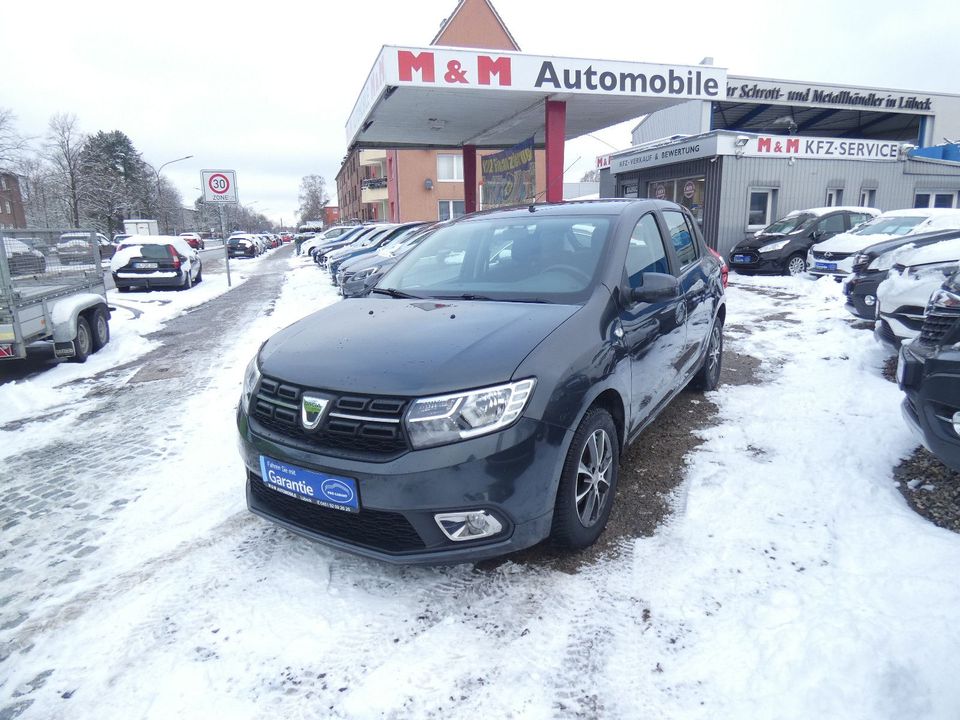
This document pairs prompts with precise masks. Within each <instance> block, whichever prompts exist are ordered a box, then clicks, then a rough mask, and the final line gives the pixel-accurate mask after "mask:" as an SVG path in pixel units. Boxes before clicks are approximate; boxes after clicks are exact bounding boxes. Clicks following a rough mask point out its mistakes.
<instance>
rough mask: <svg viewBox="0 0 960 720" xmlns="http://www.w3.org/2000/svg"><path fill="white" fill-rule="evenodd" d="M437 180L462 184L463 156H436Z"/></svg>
mask: <svg viewBox="0 0 960 720" xmlns="http://www.w3.org/2000/svg"><path fill="white" fill-rule="evenodd" d="M437 180H438V181H440V182H463V155H437Z"/></svg>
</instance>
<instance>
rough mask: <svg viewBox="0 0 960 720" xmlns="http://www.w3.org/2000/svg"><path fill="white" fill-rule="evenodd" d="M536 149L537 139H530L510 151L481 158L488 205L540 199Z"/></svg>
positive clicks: (484, 194) (484, 205)
mask: <svg viewBox="0 0 960 720" xmlns="http://www.w3.org/2000/svg"><path fill="white" fill-rule="evenodd" d="M533 149H534V148H533V138H529V139H527V140H524V141H523V142H522V143H518V144H516V145H514V146H513V147H512V148H510V149H508V150H504V151H502V152H498V153H497V154H496V155H487V156H486V157H484V158H481V159H480V167H481V170H482V173H483V207H484V208H492V207H503V206H504V205H519V204H521V203H525V202H530V201H532V200H534V198H536V196H537V173H536V169H535V166H534V157H535V154H534V151H533Z"/></svg>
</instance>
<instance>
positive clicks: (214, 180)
mask: <svg viewBox="0 0 960 720" xmlns="http://www.w3.org/2000/svg"><path fill="white" fill-rule="evenodd" d="M200 177H201V181H202V187H203V201H204V202H212V203H235V202H237V173H236V172H234V171H233V170H201V171H200Z"/></svg>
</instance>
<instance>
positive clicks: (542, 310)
mask: <svg viewBox="0 0 960 720" xmlns="http://www.w3.org/2000/svg"><path fill="white" fill-rule="evenodd" d="M725 314H726V308H725V304H724V291H723V285H722V281H721V262H720V261H719V260H718V259H717V258H716V257H715V256H713V255H711V254H710V252H709V251H708V250H707V248H706V246H705V245H704V243H703V240H702V238H701V236H700V233H699V230H698V228H697V223H696V222H695V221H694V219H693V218H692V216H691V215H690V214H689V213H688V212H687V211H685V210H684V209H683V208H681V207H679V206H678V205H675V204H673V203H669V202H664V201H657V200H608V201H596V202H577V203H559V204H555V205H534V206H531V207H523V208H519V209H508V210H497V211H492V212H486V213H478V214H474V215H469V216H466V217H463V218H461V219H459V220H456V221H454V222H451V223H450V224H448V225H445V226H443V227H440V228H438V229H437V230H436V231H435V232H433V233H432V234H431V235H430V236H429V237H427V238H426V239H425V240H424V241H423V242H422V243H420V244H419V245H418V246H417V247H415V248H414V249H413V250H411V251H410V252H409V253H408V254H406V255H405V256H404V257H403V258H402V259H401V260H399V261H398V262H397V264H396V265H395V266H394V267H393V268H391V269H390V270H389V271H388V272H387V273H386V274H384V276H383V278H382V279H381V281H380V283H379V285H378V286H377V287H375V288H374V289H373V291H372V294H371V295H370V296H368V297H364V298H356V299H348V300H344V301H342V302H340V303H337V304H335V305H332V306H330V307H327V308H324V309H323V310H320V311H319V312H316V313H314V314H313V315H310V316H308V317H306V318H304V319H302V320H300V321H299V322H297V323H294V324H293V325H291V326H290V327H288V328H286V329H285V330H282V331H281V332H279V333H277V334H276V335H274V336H273V337H272V338H270V339H269V340H268V341H267V342H266V343H264V345H263V346H262V347H261V348H260V350H259V352H258V353H257V354H256V356H255V357H254V358H253V359H252V360H251V361H250V364H249V366H248V367H247V370H246V373H245V377H244V383H243V391H242V396H241V401H240V406H239V408H238V411H237V425H238V428H239V432H240V450H241V454H242V457H243V460H244V463H245V465H246V470H247V503H248V506H249V508H250V510H252V511H253V512H254V513H256V514H258V515H261V516H263V517H266V518H268V519H270V520H272V521H274V522H276V523H279V524H280V525H282V526H284V527H286V528H288V529H290V530H292V531H294V532H297V533H300V534H302V535H305V536H307V537H309V538H313V539H316V540H320V541H323V542H326V543H329V544H331V545H334V546H336V547H339V548H343V549H346V550H350V551H353V552H357V553H360V554H363V555H367V556H371V557H376V558H381V559H384V560H389V561H392V562H398V563H438V562H443V563H448V562H463V561H474V560H478V559H481V558H485V557H491V556H496V555H502V554H504V553H508V552H512V551H514V550H519V549H521V548H525V547H528V546H531V545H533V544H535V543H538V542H540V541H541V540H543V539H544V538H547V537H548V536H549V537H551V539H552V541H553V542H554V543H555V544H556V545H557V546H560V547H566V548H582V547H586V546H588V545H590V544H591V543H593V542H594V541H595V540H596V539H597V537H598V536H599V535H600V533H601V532H602V530H603V528H604V526H605V525H606V522H607V518H608V516H609V514H610V508H611V505H612V503H613V498H614V496H615V493H616V489H617V476H618V470H619V458H620V456H621V452H622V451H623V449H624V447H625V446H626V445H628V444H629V443H630V442H632V441H634V440H635V439H636V438H637V436H638V435H639V434H640V432H641V431H642V430H643V429H644V427H646V426H647V425H648V424H649V423H651V422H652V421H653V420H654V419H655V418H656V417H657V415H658V413H659V412H660V411H661V410H662V409H663V408H664V407H665V406H666V405H667V404H668V403H669V402H670V400H671V399H672V398H673V397H674V396H675V395H676V394H677V393H679V392H680V391H681V390H682V389H683V388H684V387H685V386H686V385H687V384H688V383H690V382H691V381H692V382H694V383H695V384H696V385H697V386H698V387H700V388H703V389H712V388H714V387H716V385H717V381H718V378H719V374H720V363H721V353H722V349H723V335H722V331H723V321H724V317H725Z"/></svg>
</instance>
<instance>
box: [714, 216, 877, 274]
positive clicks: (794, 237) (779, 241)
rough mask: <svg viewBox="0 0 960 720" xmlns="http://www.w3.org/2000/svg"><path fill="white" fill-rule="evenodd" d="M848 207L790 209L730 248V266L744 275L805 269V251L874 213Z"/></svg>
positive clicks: (802, 271)
mask: <svg viewBox="0 0 960 720" xmlns="http://www.w3.org/2000/svg"><path fill="white" fill-rule="evenodd" d="M874 213H876V211H875V210H874V211H873V212H871V213H867V212H864V211H862V210H855V209H852V208H844V209H837V210H831V209H830V208H818V209H813V210H799V211H795V212H792V213H790V214H789V215H787V216H786V217H784V218H781V219H780V220H777V221H776V222H775V223H772V224H770V225H767V227H765V228H764V229H763V230H761V231H760V232H759V233H757V234H756V235H754V236H753V237H752V238H750V239H748V240H743V241H742V242H739V243H737V245H736V247H734V248H733V250H731V251H730V257H729V264H730V269H731V270H736V271H737V272H738V273H743V274H745V275H752V274H766V275H800V274H801V273H804V272H806V271H807V251H808V250H809V249H810V248H811V247H813V245H814V244H816V243H818V242H823V241H824V240H826V239H827V238H831V237H833V236H834V235H837V234H838V233H842V232H847V230H849V229H850V228H853V227H856V226H857V225H859V224H860V223H862V222H866V221H867V220H869V219H870V218H872V217H873V216H874Z"/></svg>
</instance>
